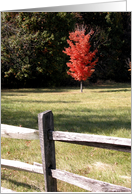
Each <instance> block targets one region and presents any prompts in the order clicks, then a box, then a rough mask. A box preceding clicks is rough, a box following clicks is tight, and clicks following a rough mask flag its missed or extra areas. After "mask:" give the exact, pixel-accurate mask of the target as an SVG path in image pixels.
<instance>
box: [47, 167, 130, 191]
mask: <svg viewBox="0 0 132 194" xmlns="http://www.w3.org/2000/svg"><path fill="white" fill-rule="evenodd" d="M51 174H52V176H53V177H54V178H56V179H59V180H61V181H65V182H67V183H70V184H73V185H75V186H78V187H81V188H83V189H85V190H88V191H92V192H131V189H129V188H126V187H122V186H118V185H114V184H110V183H107V182H103V181H98V180H95V179H91V178H87V177H84V176H80V175H77V174H73V173H70V172H67V171H62V170H58V169H56V170H53V169H51Z"/></svg>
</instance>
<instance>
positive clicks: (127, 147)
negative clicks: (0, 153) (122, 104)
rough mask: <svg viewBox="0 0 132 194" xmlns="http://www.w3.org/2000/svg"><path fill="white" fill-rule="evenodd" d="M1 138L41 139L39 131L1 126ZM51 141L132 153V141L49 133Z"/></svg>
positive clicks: (88, 135) (58, 132)
mask: <svg viewBox="0 0 132 194" xmlns="http://www.w3.org/2000/svg"><path fill="white" fill-rule="evenodd" d="M1 136H2V137H6V138H14V139H27V140H33V139H39V131H38V130H36V129H29V128H24V127H16V126H12V125H5V124H1ZM48 137H49V139H50V140H54V141H61V142H67V143H74V144H80V145H86V146H92V147H99V148H105V149H111V150H117V151H123V152H129V153H130V152H131V139H128V138H119V137H109V136H103V135H90V134H80V133H72V132H61V131H48Z"/></svg>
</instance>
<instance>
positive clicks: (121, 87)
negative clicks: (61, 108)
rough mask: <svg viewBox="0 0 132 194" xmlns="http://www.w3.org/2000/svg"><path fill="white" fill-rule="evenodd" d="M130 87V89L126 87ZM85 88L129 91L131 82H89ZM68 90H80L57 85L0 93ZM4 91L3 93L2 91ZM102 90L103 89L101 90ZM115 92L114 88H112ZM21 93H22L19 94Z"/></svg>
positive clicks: (58, 91) (5, 90) (59, 91)
mask: <svg viewBox="0 0 132 194" xmlns="http://www.w3.org/2000/svg"><path fill="white" fill-rule="evenodd" d="M126 88H130V89H126ZM85 89H93V90H94V89H117V91H130V90H131V84H129V83H115V84H99V85H98V84H89V85H88V86H84V90H85ZM70 90H78V92H80V87H77V86H76V87H60V88H59V87H57V88H22V89H2V90H1V95H6V94H4V93H6V92H7V93H10V94H8V95H10V96H15V95H16V94H11V93H14V92H17V93H63V92H64V93H65V92H70ZM111 91H112V90H108V91H107V92H111ZM2 92H4V93H2ZM102 92H103V91H102ZM113 92H115V90H113ZM20 95H22V94H20Z"/></svg>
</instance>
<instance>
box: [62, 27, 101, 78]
mask: <svg viewBox="0 0 132 194" xmlns="http://www.w3.org/2000/svg"><path fill="white" fill-rule="evenodd" d="M93 33H94V31H93V30H91V31H90V32H89V34H87V35H85V30H83V31H78V30H76V31H75V32H71V33H69V39H70V40H67V43H68V44H69V45H70V46H69V47H68V48H65V50H64V51H63V52H64V53H65V54H67V55H69V56H70V60H69V61H70V62H68V63H67V66H68V67H69V71H68V72H67V73H68V74H69V75H71V76H72V77H73V78H74V79H75V80H78V81H82V80H83V81H85V80H86V79H87V78H89V77H90V76H91V75H92V73H93V72H94V66H95V65H96V63H97V61H98V59H96V60H95V61H93V59H94V58H95V55H96V53H97V49H96V50H95V51H93V52H91V51H90V47H91V45H90V42H89V39H90V37H91V35H92V34H93Z"/></svg>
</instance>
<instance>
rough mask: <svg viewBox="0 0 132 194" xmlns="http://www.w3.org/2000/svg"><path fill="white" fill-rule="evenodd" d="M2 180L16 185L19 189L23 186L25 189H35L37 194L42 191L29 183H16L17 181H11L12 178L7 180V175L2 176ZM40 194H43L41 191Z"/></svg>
mask: <svg viewBox="0 0 132 194" xmlns="http://www.w3.org/2000/svg"><path fill="white" fill-rule="evenodd" d="M1 179H2V180H6V181H9V182H10V183H13V184H15V185H16V186H17V187H20V186H22V187H25V188H26V189H34V190H36V191H37V192H39V191H40V189H39V188H38V187H36V186H35V185H29V184H27V183H22V182H19V181H15V180H12V179H10V178H8V177H7V178H6V175H1ZM40 192H41V191H40Z"/></svg>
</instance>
